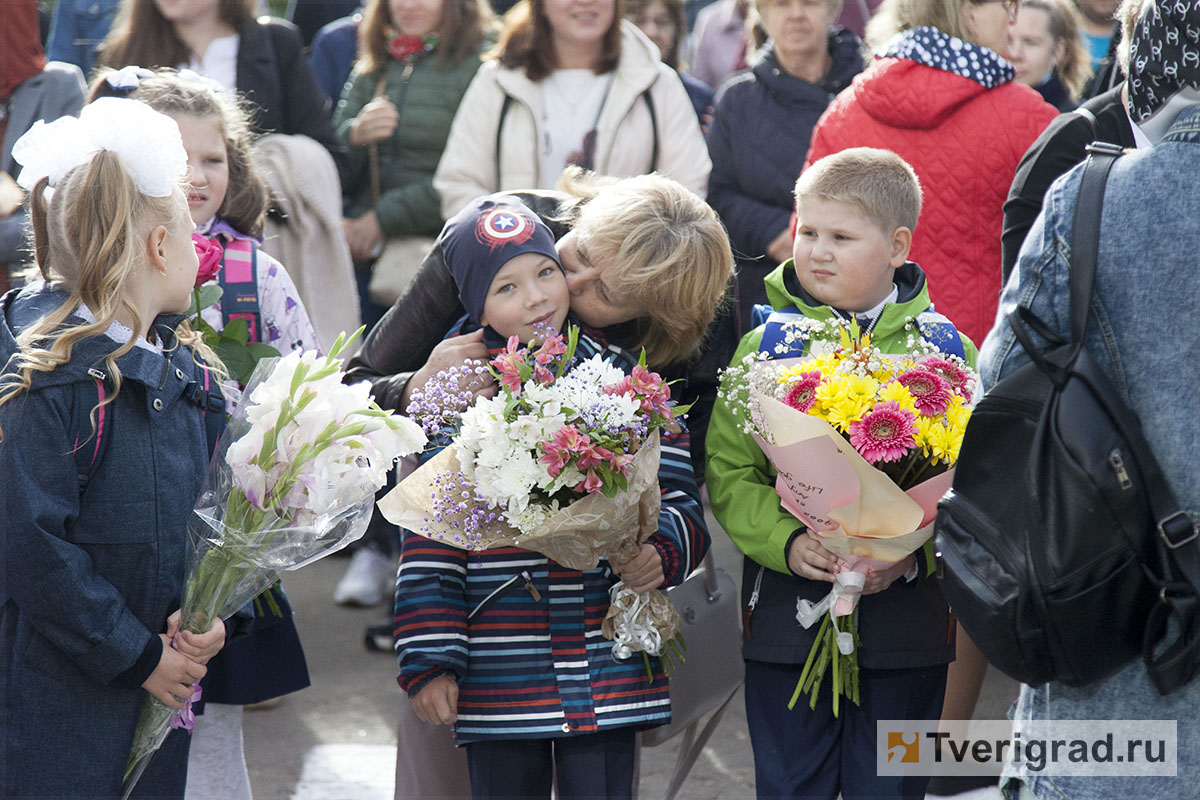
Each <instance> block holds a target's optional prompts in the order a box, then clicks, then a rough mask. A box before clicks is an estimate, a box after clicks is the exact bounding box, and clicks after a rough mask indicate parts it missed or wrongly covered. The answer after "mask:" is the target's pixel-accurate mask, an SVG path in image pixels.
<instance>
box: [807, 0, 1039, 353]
mask: <svg viewBox="0 0 1200 800" xmlns="http://www.w3.org/2000/svg"><path fill="white" fill-rule="evenodd" d="M1016 9H1017V0H983V1H982V2H972V0H965V2H964V1H963V0H884V3H883V4H882V5H881V6H880V7H879V12H878V13H877V14H876V15H875V18H874V19H872V20H871V24H870V26H869V27H868V29H867V39H868V42H869V43H870V45H871V47H872V48H873V49H874V50H875V51H876V52H877V53H879V54H880V55H878V56H877V57H876V58H875V59H874V61H873V62H872V63H871V64H870V66H868V68H867V69H866V71H865V72H863V73H862V74H861V75H859V76H858V77H857V78H855V79H854V82H853V83H852V84H851V85H850V87H849V88H847V89H846V90H844V91H843V92H841V93H840V94H839V95H838V96H837V97H836V98H835V99H834V101H833V103H831V104H830V106H829V108H828V109H826V111H825V113H824V115H822V117H821V119H820V121H818V122H817V127H816V128H815V129H814V131H813V139H812V147H811V149H810V150H809V152H808V163H809V164H811V163H812V162H814V161H816V160H817V159H819V158H821V157H823V156H827V155H829V154H830V153H834V152H837V151H839V150H845V149H846V148H848V147H863V146H865V147H881V148H884V149H887V150H892V151H894V152H896V153H897V154H899V155H900V156H901V157H902V158H903V159H904V160H905V161H907V162H908V163H909V164H911V165H912V166H913V169H915V170H916V171H917V176H918V177H919V178H920V179H921V186H923V187H924V189H925V206H924V210H923V211H922V213H921V224H920V226H919V227H918V228H917V233H916V234H915V235H914V237H913V245H912V260H913V261H916V262H917V263H918V264H920V265H921V266H922V267H923V268H924V269H925V273H926V274H927V275H928V276H929V293H930V295H931V296H932V298H933V302H934V304H935V306H936V307H937V310H938V311H939V312H941V313H942V314H945V315H946V316H947V317H949V318H950V319H951V320H952V321H953V322H954V324H955V326H957V327H958V329H959V330H960V331H962V332H963V333H965V334H967V335H968V336H969V337H971V340H972V341H974V342H981V341H983V337H984V336H985V335H987V332H988V329H989V328H991V326H992V320H993V318H994V317H995V315H996V298H997V297H998V296H999V293H1000V231H1001V227H1002V224H1003V219H1004V213H1003V205H1004V198H1005V197H1006V196H1007V194H1008V188H1009V186H1010V184H1011V183H1012V180H1013V175H1014V173H1015V172H1016V169H1017V162H1019V161H1020V160H1021V156H1023V155H1024V154H1025V151H1026V150H1027V149H1028V148H1029V146H1030V145H1031V144H1033V140H1034V139H1036V138H1037V137H1038V134H1040V133H1041V132H1042V130H1043V129H1044V128H1045V127H1046V126H1047V125H1048V124H1049V123H1050V120H1052V119H1053V118H1054V117H1055V115H1057V113H1058V112H1057V111H1056V110H1055V108H1054V107H1053V106H1051V105H1049V104H1048V103H1046V102H1045V101H1043V100H1042V98H1041V96H1040V95H1038V93H1037V92H1036V91H1034V90H1032V89H1030V88H1029V87H1028V86H1023V85H1021V84H1018V83H1014V82H1013V68H1012V65H1010V64H1009V63H1008V62H1007V61H1006V60H1005V59H1004V54H1005V48H1006V42H1005V39H1006V36H1007V33H1008V28H1009V25H1010V24H1011V22H1012V21H1013V20H1015V19H1016ZM806 166H807V164H806Z"/></svg>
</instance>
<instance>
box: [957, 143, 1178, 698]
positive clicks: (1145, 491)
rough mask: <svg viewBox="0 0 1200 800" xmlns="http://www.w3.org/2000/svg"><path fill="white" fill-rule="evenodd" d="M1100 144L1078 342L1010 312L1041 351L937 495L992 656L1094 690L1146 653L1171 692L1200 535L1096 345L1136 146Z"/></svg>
mask: <svg viewBox="0 0 1200 800" xmlns="http://www.w3.org/2000/svg"><path fill="white" fill-rule="evenodd" d="M1089 150H1090V151H1091V155H1090V156H1089V158H1088V161H1087V166H1086V168H1085V170H1084V175H1083V181H1082V184H1081V186H1080V194H1079V202H1078V204H1077V208H1076V212H1075V222H1074V232H1073V235H1072V248H1071V267H1070V269H1071V274H1070V285H1071V338H1070V339H1069V340H1067V339H1064V338H1063V337H1062V336H1060V335H1059V334H1057V333H1056V332H1054V331H1053V330H1051V329H1050V328H1049V327H1048V326H1046V325H1045V324H1044V323H1043V322H1042V321H1041V320H1040V319H1038V318H1037V317H1036V316H1035V315H1034V314H1033V313H1032V312H1031V311H1030V310H1029V308H1027V307H1023V306H1022V307H1018V308H1017V309H1016V310H1014V311H1013V312H1012V313H1011V314H1009V317H1008V322H1009V324H1010V325H1011V326H1012V328H1013V331H1014V333H1015V334H1016V337H1017V341H1018V342H1019V343H1020V345H1021V346H1022V347H1023V348H1024V349H1025V351H1026V353H1028V354H1029V356H1030V358H1031V361H1030V363H1028V364H1025V365H1023V366H1022V367H1020V368H1019V369H1017V370H1015V371H1014V372H1012V373H1011V374H1010V375H1008V376H1007V377H1005V378H1004V379H1003V380H1001V381H1000V382H999V383H997V384H996V385H995V386H993V387H991V388H990V389H989V391H988V392H987V395H986V396H985V397H984V398H983V400H982V401H981V402H980V403H979V405H978V407H976V409H975V411H974V413H973V414H972V416H971V420H970V422H969V423H968V425H967V431H966V435H965V436H964V438H963V444H962V451H961V453H960V456H959V461H958V465H957V469H956V471H955V475H954V484H953V488H952V489H951V490H950V491H949V492H948V493H947V494H946V496H945V497H944V498H943V499H942V501H941V503H940V504H939V506H938V516H937V524H936V536H937V546H938V549H939V550H940V551H941V557H942V566H943V582H942V588H943V591H944V593H945V595H946V599H947V600H948V601H949V603H950V607H951V608H952V609H953V610H954V613H955V614H956V615H957V617H958V618H959V620H960V621H961V622H962V625H963V627H964V628H965V629H966V631H967V633H969V634H970V636H971V638H972V639H973V640H974V641H975V643H976V644H977V645H978V646H979V649H980V650H981V651H982V652H983V654H984V656H986V657H987V659H988V661H990V662H991V663H992V664H993V665H995V666H996V667H998V668H999V669H1000V670H1002V671H1003V672H1005V673H1007V674H1008V675H1010V676H1012V677H1013V678H1016V679H1017V680H1019V681H1021V682H1023V683H1027V684H1032V685H1036V684H1040V683H1045V682H1047V681H1052V680H1053V681H1060V682H1062V683H1065V684H1068V685H1072V686H1080V685H1084V684H1088V683H1092V682H1094V681H1098V680H1101V679H1103V678H1105V677H1107V676H1109V675H1111V674H1112V673H1114V672H1116V671H1117V670H1118V669H1120V668H1121V667H1123V666H1124V665H1126V664H1128V663H1129V662H1130V661H1132V660H1133V659H1134V658H1136V657H1138V656H1139V655H1140V656H1141V657H1142V659H1143V660H1144V662H1145V664H1146V669H1147V671H1148V672H1149V675H1150V678H1151V680H1152V681H1153V683H1154V685H1155V687H1156V688H1157V689H1158V691H1159V692H1161V693H1162V694H1167V693H1169V692H1171V691H1173V690H1175V689H1177V688H1179V687H1180V686H1182V685H1184V684H1185V683H1187V682H1188V681H1189V680H1191V678H1192V677H1193V676H1194V675H1195V674H1196V671H1197V668H1198V667H1200V608H1198V604H1200V596H1198V594H1197V586H1200V546H1198V544H1197V540H1196V528H1195V525H1194V523H1193V522H1192V520H1191V519H1190V518H1189V517H1188V515H1187V514H1186V513H1184V512H1182V511H1181V510H1180V509H1179V505H1178V503H1176V502H1175V498H1174V496H1173V494H1172V493H1171V490H1170V488H1169V487H1168V485H1167V482H1166V480H1165V479H1164V478H1163V475H1162V472H1161V470H1160V469H1159V465H1158V462H1157V460H1156V459H1155V458H1154V454H1153V453H1152V452H1151V450H1150V447H1149V445H1148V444H1147V442H1146V440H1145V437H1144V436H1143V434H1142V430H1141V425H1140V424H1139V421H1138V418H1137V416H1136V414H1134V413H1133V411H1131V410H1130V409H1129V407H1128V406H1127V405H1126V404H1125V403H1124V402H1123V401H1122V399H1121V396H1120V394H1119V393H1118V391H1117V389H1116V387H1115V386H1114V385H1113V382H1112V381H1111V379H1109V377H1108V376H1107V375H1106V373H1105V372H1104V370H1103V369H1101V368H1100V366H1099V365H1098V364H1097V363H1096V362H1095V360H1093V358H1092V357H1091V356H1090V355H1089V354H1088V352H1087V351H1086V350H1085V349H1084V347H1083V341H1084V333H1085V331H1086V329H1087V322H1088V307H1089V305H1090V303H1091V299H1092V289H1093V285H1094V282H1095V271H1096V255H1097V251H1098V248H1099V234H1100V230H1099V229H1100V210H1101V205H1102V203H1103V196H1104V187H1105V184H1106V182H1107V179H1108V173H1109V170H1110V169H1111V168H1112V164H1113V161H1114V160H1115V159H1116V157H1117V156H1118V155H1119V154H1120V152H1121V151H1120V149H1119V148H1117V147H1116V146H1114V145H1091V146H1089ZM1030 330H1032V331H1035V332H1036V333H1037V334H1038V335H1039V336H1040V337H1041V338H1042V339H1043V340H1044V341H1046V342H1047V345H1046V346H1045V347H1038V346H1037V345H1036V344H1035V343H1034V340H1033V338H1032V337H1031V335H1030ZM1169 623H1171V624H1170V625H1169Z"/></svg>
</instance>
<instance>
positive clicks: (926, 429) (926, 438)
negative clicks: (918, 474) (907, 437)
mask: <svg viewBox="0 0 1200 800" xmlns="http://www.w3.org/2000/svg"><path fill="white" fill-rule="evenodd" d="M910 410H911V409H910ZM914 416H915V417H916V419H915V420H913V424H914V425H915V426H916V429H917V433H916V435H915V436H914V437H913V438H914V439H915V440H916V442H917V447H920V448H921V449H922V450H924V451H925V455H927V456H928V455H931V454H932V448H931V440H932V438H933V436H932V435H931V434H930V428H932V427H933V426H934V425H939V424H940V423H939V422H938V421H937V420H936V419H934V418H933V417H923V416H921V415H920V414H915V413H914Z"/></svg>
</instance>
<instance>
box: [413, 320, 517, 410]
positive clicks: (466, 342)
mask: <svg viewBox="0 0 1200 800" xmlns="http://www.w3.org/2000/svg"><path fill="white" fill-rule="evenodd" d="M490 359H491V356H490V355H489V354H488V349H487V345H485V344H484V343H483V329H482V328H481V329H479V330H477V331H471V332H470V333H464V334H463V335H461V336H451V337H450V338H449V339H443V340H442V341H440V342H438V343H437V345H435V346H434V348H433V350H431V351H430V353H429V358H428V359H427V360H426V361H425V364H424V366H422V367H421V368H420V369H419V370H417V371H416V372H414V373H413V375H412V377H411V378H409V379H408V384H407V385H406V386H405V387H404V393H403V394H402V395H401V398H400V400H401V405H402V406H404V408H407V407H408V403H409V401H410V400H411V395H412V392H413V390H415V389H420V388H423V387H424V386H425V384H426V383H428V382H429V381H430V380H432V379H433V378H434V377H435V376H436V375H437V374H438V372H440V371H442V370H446V369H451V368H453V367H459V366H462V365H463V364H466V363H467V362H469V361H478V362H479V363H480V364H486V363H487V362H488V361H489V360H490ZM459 384H460V386H459V388H460V389H464V390H466V389H469V390H470V391H471V392H472V393H473V394H474V395H475V397H477V398H479V397H492V396H494V395H495V394H496V391H497V386H496V379H495V378H493V377H492V376H491V374H490V373H488V372H487V371H484V372H483V373H481V374H476V375H473V376H470V377H460V380H459Z"/></svg>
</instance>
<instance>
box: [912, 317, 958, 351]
mask: <svg viewBox="0 0 1200 800" xmlns="http://www.w3.org/2000/svg"><path fill="white" fill-rule="evenodd" d="M916 322H917V328H918V330H920V331H921V338H922V339H924V340H925V341H927V342H929V343H930V344H931V345H933V346H934V347H936V348H937V349H938V350H941V351H942V352H943V353H945V354H946V355H950V356H958V357H959V358H961V359H963V360H964V361H965V360H966V358H967V351H966V348H965V347H964V346H963V341H962V336H960V335H959V333H958V328H956V327H954V323H953V322H951V321H950V320H948V319H946V317H944V316H943V315H941V314H939V313H937V312H936V311H934V310H933V309H926V310H924V311H922V312H921V313H920V314H917V319H916Z"/></svg>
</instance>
